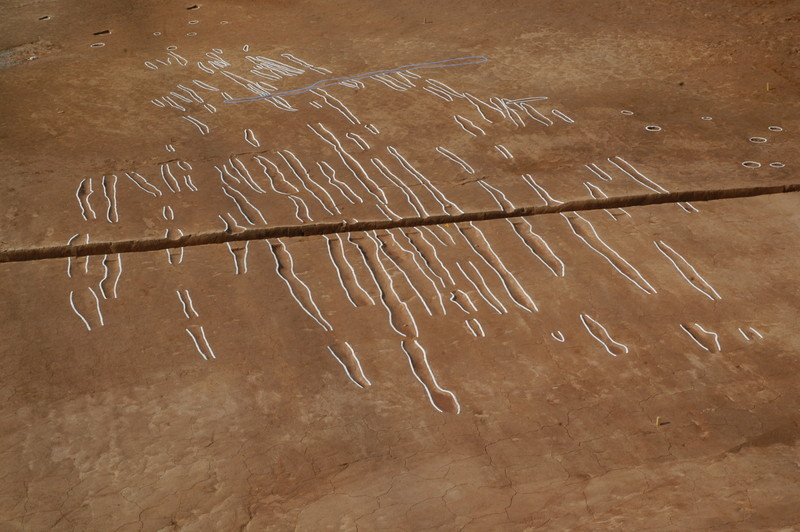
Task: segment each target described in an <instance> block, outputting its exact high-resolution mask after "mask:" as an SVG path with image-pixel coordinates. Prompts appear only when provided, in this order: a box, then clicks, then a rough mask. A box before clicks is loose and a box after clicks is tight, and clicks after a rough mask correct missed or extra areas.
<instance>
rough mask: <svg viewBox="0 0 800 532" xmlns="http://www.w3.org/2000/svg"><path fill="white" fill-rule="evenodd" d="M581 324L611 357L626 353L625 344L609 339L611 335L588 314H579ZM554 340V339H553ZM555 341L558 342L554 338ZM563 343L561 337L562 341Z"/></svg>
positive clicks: (626, 347)
mask: <svg viewBox="0 0 800 532" xmlns="http://www.w3.org/2000/svg"><path fill="white" fill-rule="evenodd" d="M580 317H581V323H583V326H584V327H585V328H586V330H587V331H589V334H590V335H591V336H592V338H594V339H595V340H597V341H598V342H600V344H602V346H603V348H605V350H606V352H607V353H608V354H609V355H611V356H619V355H623V354H626V353H628V346H627V345H625V344H621V343H619V342H617V341H615V340H614V339H613V338H611V335H610V334H608V331H607V330H606V328H605V327H604V326H603V325H602V324H601V323H600V322H598V321H597V320H595V319H594V318H592V317H591V316H589V315H588V314H581V316H580ZM554 338H555V337H554ZM556 340H558V339H557V338H556ZM560 341H562V342H563V335H562V340H560Z"/></svg>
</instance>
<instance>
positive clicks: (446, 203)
mask: <svg viewBox="0 0 800 532" xmlns="http://www.w3.org/2000/svg"><path fill="white" fill-rule="evenodd" d="M386 150H387V151H388V152H389V153H390V154H391V155H392V157H394V158H395V159H397V161H398V162H399V163H400V165H401V166H402V167H403V169H405V171H406V172H408V173H409V174H411V176H412V177H414V179H416V180H417V182H418V183H419V184H420V185H422V186H423V188H424V189H425V190H427V191H428V193H429V194H430V195H431V196H433V199H434V200H436V203H438V204H439V205H440V206H441V207H442V212H443V213H445V214H453V213H452V212H450V211H448V210H447V209H448V208H449V209H452V210H454V211H455V214H463V213H464V211H462V210H461V209H460V208H459V207H458V205H456V204H455V203H453V202H452V201H450V200H449V199H447V197H446V196H445V195H444V193H443V192H442V191H441V190H439V189H438V188H437V187H436V186H435V185H434V184H433V183H431V181H430V179H428V178H427V177H425V176H424V175H423V174H422V173H421V172H420V171H418V170H417V169H416V168H415V167H414V166H413V165H412V164H411V163H410V162H409V161H408V160H407V159H406V158H405V157H403V155H401V154H400V152H399V151H397V148H395V147H394V146H387V147H386Z"/></svg>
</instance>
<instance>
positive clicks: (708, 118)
mask: <svg viewBox="0 0 800 532" xmlns="http://www.w3.org/2000/svg"><path fill="white" fill-rule="evenodd" d="M700 120H714V119H713V118H712V117H710V116H701V117H700Z"/></svg>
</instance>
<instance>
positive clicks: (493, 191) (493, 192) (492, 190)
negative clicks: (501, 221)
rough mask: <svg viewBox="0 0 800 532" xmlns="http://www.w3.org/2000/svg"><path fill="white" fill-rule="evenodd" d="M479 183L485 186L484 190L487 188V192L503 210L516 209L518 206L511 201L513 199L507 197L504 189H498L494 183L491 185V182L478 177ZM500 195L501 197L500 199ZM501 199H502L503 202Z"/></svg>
mask: <svg viewBox="0 0 800 532" xmlns="http://www.w3.org/2000/svg"><path fill="white" fill-rule="evenodd" d="M478 184H479V185H480V186H481V187H483V190H485V191H486V192H488V193H489V195H490V196H491V197H492V199H493V200H494V202H495V203H497V206H498V207H500V209H501V210H504V211H506V212H508V211H510V210H514V209H516V208H517V207H516V206H515V205H514V204H513V203H511V200H509V199H508V198H507V197H506V195H505V194H504V193H503V191H502V190H500V189H498V188H496V187H493V186H492V185H490V184H489V183H487V182H486V181H484V180H483V179H478ZM498 195H499V196H500V198H499V199H498ZM500 200H502V202H501V201H500Z"/></svg>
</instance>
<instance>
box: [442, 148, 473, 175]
mask: <svg viewBox="0 0 800 532" xmlns="http://www.w3.org/2000/svg"><path fill="white" fill-rule="evenodd" d="M436 151H437V152H439V153H440V154H441V155H444V156H445V157H447V158H448V159H450V160H451V161H453V162H454V163H456V164H457V165H459V166H460V167H461V168H463V169H464V171H466V172H467V173H469V174H474V173H475V170H474V169H473V168H472V166H470V165H469V164H468V163H467V162H466V161H465V160H464V159H462V158H461V157H459V156H458V155H456V154H455V153H453V152H451V151H450V150H448V149H446V148H443V147H442V146H437V147H436Z"/></svg>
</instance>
